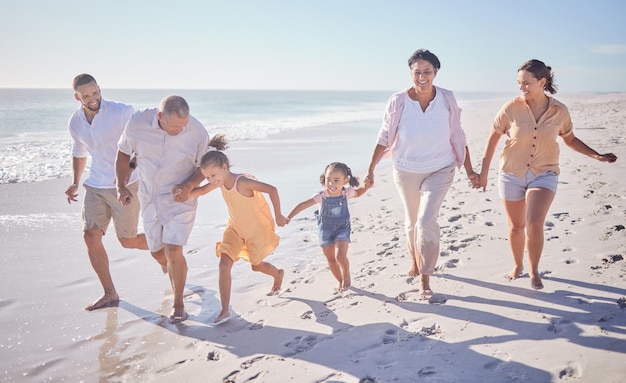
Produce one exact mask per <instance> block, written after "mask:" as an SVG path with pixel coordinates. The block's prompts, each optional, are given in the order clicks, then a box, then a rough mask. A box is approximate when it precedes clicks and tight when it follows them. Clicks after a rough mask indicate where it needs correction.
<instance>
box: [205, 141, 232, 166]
mask: <svg viewBox="0 0 626 383" xmlns="http://www.w3.org/2000/svg"><path fill="white" fill-rule="evenodd" d="M209 147H210V148H214V149H215V150H209V151H208V152H206V153H204V155H203V156H202V158H201V159H200V167H201V168H206V167H207V166H209V165H215V166H217V167H220V166H223V165H224V164H226V166H227V167H229V168H230V162H229V161H228V157H226V154H224V153H222V152H223V151H224V150H226V149H228V140H227V139H226V135H225V134H223V133H220V134H216V135H214V136H213V138H211V141H210V142H209Z"/></svg>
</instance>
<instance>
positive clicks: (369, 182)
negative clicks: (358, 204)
mask: <svg viewBox="0 0 626 383" xmlns="http://www.w3.org/2000/svg"><path fill="white" fill-rule="evenodd" d="M363 184H364V185H365V188H366V189H369V188H371V187H372V186H374V173H371V172H370V173H367V175H366V176H365V180H364V181H363Z"/></svg>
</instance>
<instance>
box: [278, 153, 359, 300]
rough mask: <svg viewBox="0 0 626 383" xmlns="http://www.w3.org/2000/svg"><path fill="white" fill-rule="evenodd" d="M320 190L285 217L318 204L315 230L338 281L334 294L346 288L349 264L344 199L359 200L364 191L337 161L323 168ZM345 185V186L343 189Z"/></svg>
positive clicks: (289, 218) (348, 285) (347, 226)
mask: <svg viewBox="0 0 626 383" xmlns="http://www.w3.org/2000/svg"><path fill="white" fill-rule="evenodd" d="M320 182H321V184H322V185H324V190H322V191H321V192H319V193H316V194H315V195H313V197H311V198H309V199H307V200H306V201H302V202H300V203H299V204H298V205H296V207H294V208H293V210H291V212H290V213H289V214H288V215H287V220H288V221H289V220H291V219H292V218H293V217H295V216H296V215H297V214H298V213H300V212H301V211H302V210H304V209H306V208H308V207H311V206H313V205H315V204H319V210H318V211H316V216H317V223H318V227H319V240H320V246H321V247H322V251H323V252H324V256H325V257H326V260H327V261H328V267H329V268H330V271H331V272H332V273H333V276H334V277H335V278H336V279H337V281H338V282H339V286H338V287H337V290H338V291H344V290H347V289H348V288H349V287H350V262H349V261H348V244H349V243H350V212H349V211H348V198H356V197H360V196H361V195H363V193H365V191H366V190H367V189H368V188H367V187H365V186H361V187H359V180H358V179H357V178H355V177H353V176H352V171H351V170H350V168H349V167H348V166H347V165H346V164H343V163H341V162H333V163H331V164H330V165H328V166H326V170H325V171H324V174H322V175H321V176H320ZM346 185H349V187H347V188H346V187H345V186H346Z"/></svg>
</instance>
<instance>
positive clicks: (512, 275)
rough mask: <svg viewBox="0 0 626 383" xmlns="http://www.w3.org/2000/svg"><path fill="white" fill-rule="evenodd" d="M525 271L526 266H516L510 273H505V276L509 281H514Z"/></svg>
mask: <svg viewBox="0 0 626 383" xmlns="http://www.w3.org/2000/svg"><path fill="white" fill-rule="evenodd" d="M523 272H524V268H523V267H517V266H515V268H514V269H513V270H511V272H510V273H508V274H505V275H504V277H505V278H506V279H508V280H509V281H513V280H515V279H517V278H519V277H521V276H522V273H523Z"/></svg>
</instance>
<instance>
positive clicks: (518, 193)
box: [498, 170, 559, 201]
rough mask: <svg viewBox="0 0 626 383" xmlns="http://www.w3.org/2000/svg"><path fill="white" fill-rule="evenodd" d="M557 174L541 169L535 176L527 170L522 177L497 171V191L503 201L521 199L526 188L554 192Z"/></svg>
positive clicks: (557, 180)
mask: <svg viewBox="0 0 626 383" xmlns="http://www.w3.org/2000/svg"><path fill="white" fill-rule="evenodd" d="M558 183H559V176H558V175H557V174H556V173H555V172H550V171H543V172H541V173H539V175H538V176H536V175H535V174H534V173H533V172H532V171H530V170H528V171H527V172H526V175H525V176H524V177H518V176H515V175H513V174H509V173H502V172H500V173H498V191H499V194H500V198H502V199H503V200H505V201H521V200H523V199H524V198H525V197H526V191H527V190H528V189H534V188H542V189H548V190H551V191H552V192H553V193H556V186H557V184H558Z"/></svg>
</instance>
